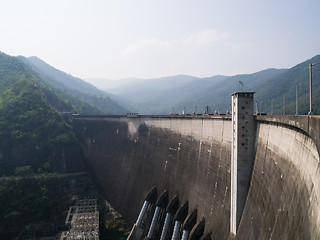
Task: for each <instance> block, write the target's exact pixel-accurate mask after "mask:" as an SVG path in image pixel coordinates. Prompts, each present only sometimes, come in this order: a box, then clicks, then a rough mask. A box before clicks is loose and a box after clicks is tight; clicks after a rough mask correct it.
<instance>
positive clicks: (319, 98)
mask: <svg viewBox="0 0 320 240" xmlns="http://www.w3.org/2000/svg"><path fill="white" fill-rule="evenodd" d="M315 62H320V55H317V56H315V57H313V58H311V59H308V60H306V61H304V62H302V63H299V64H297V65H296V66H293V67H292V68H290V69H274V68H270V69H265V70H262V71H259V72H256V73H252V74H239V75H235V76H214V77H209V78H197V77H191V76H186V75H178V76H171V77H163V78H157V79H140V80H137V79H134V80H133V81H132V82H131V83H127V84H124V85H122V86H121V87H118V88H115V89H109V90H108V92H110V93H113V94H114V95H116V96H117V98H120V99H121V100H120V101H123V104H126V103H128V102H129V103H130V108H131V109H133V108H134V109H135V110H136V111H137V112H139V113H142V114H169V113H172V112H174V113H180V114H181V113H182V111H184V110H185V111H186V112H187V113H193V112H197V113H203V111H204V110H205V107H206V106H209V108H210V110H211V113H214V112H215V111H218V110H220V112H221V113H225V112H226V111H227V110H230V109H231V106H230V104H231V98H230V95H231V94H232V93H233V92H236V91H253V92H255V101H256V106H257V107H258V112H265V113H269V114H272V113H273V114H284V113H285V114H295V97H296V96H295V95H296V94H295V91H296V90H295V89H296V85H298V88H299V93H298V95H299V99H298V102H299V106H298V108H299V113H300V114H307V112H308V110H309V109H308V96H309V95H308V94H309V68H308V66H309V64H310V63H315ZM177 79H178V81H176V80H177ZM175 81H176V82H175ZM242 84H243V86H242ZM313 92H314V94H313V105H314V106H313V108H314V113H318V114H320V65H319V66H315V67H314V68H313Z"/></svg>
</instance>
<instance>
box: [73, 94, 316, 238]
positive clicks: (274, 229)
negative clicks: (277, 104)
mask: <svg viewBox="0 0 320 240" xmlns="http://www.w3.org/2000/svg"><path fill="white" fill-rule="evenodd" d="M232 105H233V106H232V108H233V109H232V115H166V116H140V115H139V116H81V115H78V116H73V117H72V118H71V120H72V125H73V128H74V130H75V132H76V134H77V136H78V138H79V141H80V144H81V149H82V152H83V155H84V156H85V157H86V158H87V159H88V161H89V163H90V165H91V166H92V168H93V170H94V172H95V175H96V177H97V179H98V181H99V183H100V185H101V186H102V188H103V191H104V194H105V196H106V198H107V200H108V202H110V203H111V204H112V205H113V206H114V207H115V208H116V209H117V211H119V212H120V213H121V214H122V215H123V217H124V219H125V220H126V221H127V222H128V223H129V224H135V228H136V229H134V231H136V234H138V233H139V234H140V235H139V234H138V235H135V237H134V236H133V237H132V238H131V239H219V240H220V239H244V240H247V239H277V240H278V239H315V240H316V239H320V162H319V148H320V138H319V137H320V134H319V133H320V117H318V116H263V115H253V93H252V94H251V93H249V94H248V93H236V94H235V95H234V96H233V104H232ZM177 223H180V224H179V225H178V226H176V224H177ZM137 232H138V233H137ZM132 234H134V233H132ZM137 236H139V237H137Z"/></svg>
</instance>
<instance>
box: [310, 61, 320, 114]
mask: <svg viewBox="0 0 320 240" xmlns="http://www.w3.org/2000/svg"><path fill="white" fill-rule="evenodd" d="M317 64H320V62H317V63H310V64H309V90H310V94H309V97H310V100H309V103H310V109H309V112H308V115H312V114H313V110H312V67H313V66H315V65H317Z"/></svg>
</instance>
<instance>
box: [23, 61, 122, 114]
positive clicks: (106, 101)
mask: <svg viewBox="0 0 320 240" xmlns="http://www.w3.org/2000/svg"><path fill="white" fill-rule="evenodd" d="M17 58H18V59H19V60H21V61H22V62H24V63H25V64H26V66H27V67H29V68H30V70H31V71H32V73H33V74H34V75H36V76H37V77H38V78H39V79H40V80H41V81H42V82H43V83H44V84H45V85H46V86H47V87H49V88H51V89H53V90H54V91H55V93H56V94H58V95H60V96H61V97H63V98H65V99H67V100H68V101H70V102H71V103H72V104H73V105H75V106H76V107H77V109H79V110H80V112H81V113H86V114H125V113H126V112H127V110H126V109H125V108H124V107H122V106H121V105H119V104H118V103H117V102H115V101H113V100H112V99H111V98H110V97H109V95H108V94H107V93H106V92H104V91H102V90H99V89H97V88H96V87H94V86H93V85H91V84H90V83H87V82H85V81H83V80H81V79H80V78H76V77H73V76H71V75H69V74H67V73H65V72H62V71H60V70H58V69H56V68H54V67H52V66H50V65H49V64H47V63H46V62H44V61H42V60H41V59H39V58H37V57H29V58H26V57H23V56H18V57H17ZM79 100H80V101H79ZM90 106H91V107H90Z"/></svg>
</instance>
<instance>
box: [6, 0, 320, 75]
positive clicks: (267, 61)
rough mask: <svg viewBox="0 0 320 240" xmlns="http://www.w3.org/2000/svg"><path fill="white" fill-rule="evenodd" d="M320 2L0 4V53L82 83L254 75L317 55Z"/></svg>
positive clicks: (34, 0) (57, 0)
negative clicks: (46, 66)
mask: <svg viewBox="0 0 320 240" xmlns="http://www.w3.org/2000/svg"><path fill="white" fill-rule="evenodd" d="M319 9H320V1H319V0H313V1H312V0H300V1H297V0H288V1H285V0H264V1H263V0H252V1H249V0H226V1H223V0H217V1H215V0H157V1H155V0H126V1H125V0H113V1H111V0H87V1H85V0H52V1H51V0H50V1H49V0H28V1H26V0H20V1H18V0H0V12H1V13H0V51H3V52H5V53H7V54H10V55H14V56H16V55H24V56H27V57H29V56H37V57H39V58H41V59H42V60H44V61H46V62H47V63H49V64H50V65H52V66H54V67H56V68H58V69H60V70H63V71H65V72H67V73H70V74H72V75H74V76H77V77H80V78H86V77H98V78H108V79H119V78H125V77H143V78H150V77H160V76H168V75H176V74H188V75H193V76H199V77H205V76H213V75H217V74H223V75H234V74H238V73H252V72H256V71H259V70H262V69H265V68H270V67H275V68H289V67H292V66H293V65H295V64H297V63H299V62H301V61H304V60H306V59H309V58H311V57H313V56H314V55H317V54H320V14H319Z"/></svg>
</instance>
